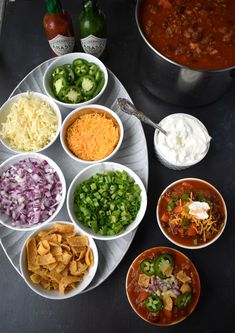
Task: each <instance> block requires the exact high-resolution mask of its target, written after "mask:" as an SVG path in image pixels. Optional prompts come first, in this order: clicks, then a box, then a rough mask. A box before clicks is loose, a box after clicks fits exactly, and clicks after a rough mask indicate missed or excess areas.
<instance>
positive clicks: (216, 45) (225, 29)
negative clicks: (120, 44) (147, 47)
mask: <svg viewBox="0 0 235 333" xmlns="http://www.w3.org/2000/svg"><path fill="white" fill-rule="evenodd" d="M139 13H140V14H139V15H140V17H139V21H140V27H141V30H142V31H143V34H144V35H145V37H146V39H147V40H148V41H149V43H150V44H151V45H152V46H153V47H154V48H155V49H156V50H158V51H159V52H160V53H162V54H163V55H164V56H166V57H167V58H169V59H170V60H172V61H174V62H176V63H179V64H182V65H185V66H187V67H190V68H196V69H223V68H228V67H232V66H235V1H234V0H207V1H205V0H144V1H142V2H141V6H140V11H139Z"/></svg>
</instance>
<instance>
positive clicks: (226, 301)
mask: <svg viewBox="0 0 235 333" xmlns="http://www.w3.org/2000/svg"><path fill="white" fill-rule="evenodd" d="M62 2H63V6H64V8H66V9H67V10H68V11H69V12H70V13H71V14H72V18H73V23H74V27H75V31H76V33H77V27H76V20H77V17H78V15H79V13H80V11H81V1H74V0H67V1H62ZM135 2H136V1H134V0H128V1H126V0H112V1H105V0H99V1H98V3H99V5H100V7H101V8H102V9H103V11H104V12H105V13H106V16H107V24H108V46H107V54H106V58H105V59H104V63H105V64H106V66H107V67H108V68H109V69H111V70H112V71H113V72H114V74H115V75H116V76H117V77H118V78H119V80H120V81H121V82H122V84H123V85H124V86H125V88H126V89H127V91H128V93H129V95H130V96H131V98H132V99H133V101H134V102H135V103H136V104H137V105H138V106H139V108H140V109H143V110H144V111H145V113H146V114H147V115H148V116H150V117H151V118H152V119H153V120H155V121H157V122H158V121H160V120H161V119H162V118H163V117H164V116H166V115H168V114H170V113H175V112H186V113H190V114H192V115H194V116H197V117H198V118H199V119H200V120H201V121H202V122H203V123H204V124H205V126H206V127H207V129H208V131H209V133H210V135H211V136H212V138H213V140H212V143H211V148H210V150H209V153H208V155H207V156H206V158H205V159H204V160H203V161H202V162H201V163H199V164H198V165H196V166H194V167H192V168H189V169H186V170H185V171H173V170H170V169H167V168H165V167H164V166H162V165H161V164H160V163H159V162H158V160H157V158H156V157H155V154H154V149H153V133H154V130H153V129H152V128H150V127H147V126H144V130H145V134H146V139H147V143H148V152H149V186H148V208H147V212H146V215H145V218H144V220H143V221H142V223H141V224H140V227H139V229H138V231H137V233H136V235H135V238H134V240H133V242H132V244H131V246H130V248H129V250H128V252H127V253H126V255H125V257H124V258H123V260H122V261H121V263H120V264H119V266H118V267H117V268H116V270H115V271H114V272H113V273H112V274H111V276H110V277H109V278H108V279H107V280H106V281H105V282H104V283H102V285H100V286H99V287H98V288H96V289H94V290H92V291H90V292H88V293H85V294H83V295H80V296H77V297H74V298H71V299H68V300H64V301H50V300H47V299H44V298H41V297H40V296H38V295H36V294H34V293H33V292H32V291H31V290H30V289H29V288H28V287H27V285H26V284H25V282H24V281H23V280H22V278H21V277H20V276H19V275H18V274H17V273H16V271H15V270H14V268H13V267H12V265H11V264H10V262H9V261H8V259H7V258H6V256H5V254H4V252H3V250H2V249H0V262H1V270H0V295H1V305H0V332H1V333H11V332H17V333H28V332H30V333H31V332H34V333H38V332H59V333H62V332H64V333H67V332H72V331H77V332H86V333H90V332H104V333H106V332H118V333H119V332H123V333H124V332H155V331H160V330H164V332H185V333H186V332H192V333H198V332H200V333H217V332H218V333H220V332H222V331H224V332H226V333H230V332H234V329H235V316H234V315H235V311H234V309H235V306H234V299H235V286H234V279H235V255H234V249H235V221H234V213H235V212H234V206H233V205H234V196H235V158H234V152H235V135H234V133H235V132H234V128H235V93H234V92H235V90H234V89H235V88H234V86H233V87H232V88H231V89H230V90H229V91H228V92H227V93H226V94H225V95H224V96H223V97H222V98H221V99H220V100H218V101H217V102H216V103H213V104H211V105H209V106H204V107H200V108H191V109H185V108H182V107H176V106H172V105H169V104H167V103H164V102H161V101H160V100H158V99H157V98H155V97H153V96H151V95H150V94H149V93H148V92H147V91H145V90H144V89H143V88H142V86H141V82H140V80H139V79H138V78H137V75H136V74H137V72H138V71H139V68H138V67H139V63H138V60H137V55H138V52H139V46H140V42H141V41H140V37H139V35H138V31H137V27H136V23H135V18H134V11H135ZM45 11H46V10H45V5H44V3H43V1H36V0H16V1H15V2H12V1H11V2H9V1H6V8H5V15H4V17H3V23H2V31H1V36H0V104H3V103H4V102H5V100H6V99H7V98H8V96H9V95H10V93H11V92H12V90H13V89H14V87H15V86H16V85H17V84H18V83H19V82H20V81H21V80H22V79H23V78H24V76H25V75H26V74H27V73H28V72H29V71H31V70H32V69H33V68H34V67H36V66H37V65H39V64H40V63H42V62H43V61H45V60H47V59H49V58H50V56H51V54H50V50H49V46H48V43H47V39H46V37H45V35H44V31H43V26H42V19H43V15H44V13H45ZM78 50H79V51H81V48H80V46H79V47H78ZM184 177H198V178H202V179H205V180H207V181H209V182H211V183H212V184H213V185H215V186H216V187H217V188H218V189H219V190H220V191H221V193H222V194H223V196H224V199H225V201H226V204H227V209H228V221H227V226H226V228H225V231H224V233H223V235H222V236H221V237H220V238H219V239H218V240H217V241H216V243H214V244H212V245H211V246H209V247H207V248H204V249H201V250H184V249H182V250H181V251H182V252H183V253H185V254H186V255H187V256H189V257H190V259H191V260H192V261H193V262H194V264H195V265H196V267H197V269H198V271H199V274H200V277H201V284H202V295H201V298H200V301H199V304H198V306H197V308H196V310H195V311H194V312H193V314H192V315H191V316H190V317H189V318H188V319H187V320H185V321H183V322H182V323H180V324H178V325H176V326H172V327H169V328H165V329H164V328H156V327H153V326H151V325H149V324H147V323H145V322H144V321H143V320H141V319H140V318H139V317H138V316H137V315H136V314H135V313H134V311H133V310H132V309H131V307H130V305H129V303H128V300H127V298H126V293H125V277H126V273H127V270H128V267H129V265H130V264H131V262H132V261H133V259H134V258H135V257H136V256H137V255H138V254H139V253H140V252H142V251H143V250H145V249H147V248H150V247H153V246H159V245H165V246H171V247H174V248H177V249H179V250H180V248H178V247H177V246H174V245H173V244H171V243H170V242H169V241H168V240H167V239H166V238H165V237H164V235H163V234H162V233H161V231H160V229H159V228H158V226H157V224H156V218H155V206H156V201H157V199H158V197H159V195H160V193H161V191H162V190H163V189H164V188H165V187H166V186H167V185H168V184H170V183H171V182H172V181H174V180H177V179H180V178H184Z"/></svg>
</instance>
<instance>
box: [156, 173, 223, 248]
mask: <svg viewBox="0 0 235 333" xmlns="http://www.w3.org/2000/svg"><path fill="white" fill-rule="evenodd" d="M156 215H157V222H158V225H159V227H160V229H161V231H162V233H163V234H164V235H165V236H166V238H168V239H169V240H170V241H171V242H172V243H174V244H176V245H178V246H180V247H183V248H187V249H200V248H204V247H206V246H208V245H210V244H212V243H214V242H215V241H216V240H217V239H218V238H219V237H220V236H221V235H222V233H223V231H224V228H225V226H226V222H227V209H226V204H225V202H224V199H223V197H222V195H221V194H220V192H219V191H218V190H217V189H216V188H215V187H214V186H213V185H211V184H210V183H208V182H207V181H205V180H202V179H198V178H183V179H180V180H177V181H175V182H173V183H172V184H170V185H169V186H167V188H166V189H165V190H164V191H163V192H162V194H161V195H160V198H159V200H158V203H157V210H156Z"/></svg>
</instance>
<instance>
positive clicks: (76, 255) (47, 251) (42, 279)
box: [26, 223, 94, 293]
mask: <svg viewBox="0 0 235 333" xmlns="http://www.w3.org/2000/svg"><path fill="white" fill-rule="evenodd" d="M26 257H27V266H28V270H29V271H30V272H31V273H32V274H31V275H30V279H31V281H32V282H33V283H35V284H41V285H42V287H43V288H45V289H48V290H55V289H58V290H59V291H60V292H61V293H65V292H67V291H69V290H71V289H73V288H75V287H76V285H77V283H81V282H82V281H83V276H84V275H85V274H87V273H88V270H89V267H91V266H93V264H94V259H93V252H92V250H91V248H90V247H89V241H88V237H87V236H80V235H78V234H76V233H75V232H74V227H73V225H68V224H63V223H56V224H54V225H53V226H52V227H51V228H50V229H48V230H43V231H40V232H39V233H38V234H37V235H36V236H34V237H32V238H30V239H29V241H28V242H27V244H26Z"/></svg>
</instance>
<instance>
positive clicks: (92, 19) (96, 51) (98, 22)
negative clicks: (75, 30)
mask: <svg viewBox="0 0 235 333" xmlns="http://www.w3.org/2000/svg"><path fill="white" fill-rule="evenodd" d="M96 2H97V1H96V0H83V10H82V12H81V14H80V16H79V19H78V27H79V33H80V40H81V45H82V48H83V50H84V52H86V53H90V54H92V55H94V56H96V57H97V58H99V57H100V56H101V54H102V53H103V51H104V49H105V47H106V42H107V38H106V20H105V16H104V14H103V12H102V11H101V10H100V9H99V8H98V7H97V4H96Z"/></svg>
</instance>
